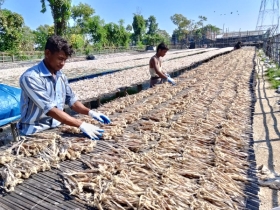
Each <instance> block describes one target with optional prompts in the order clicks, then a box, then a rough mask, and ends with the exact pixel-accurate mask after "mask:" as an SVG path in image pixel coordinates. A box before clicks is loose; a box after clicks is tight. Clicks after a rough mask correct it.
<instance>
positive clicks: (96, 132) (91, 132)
mask: <svg viewBox="0 0 280 210" xmlns="http://www.w3.org/2000/svg"><path fill="white" fill-rule="evenodd" d="M79 128H80V129H81V131H82V132H83V133H84V135H86V136H87V137H89V138H91V139H95V140H98V139H99V138H100V137H101V136H102V133H103V132H104V130H103V129H100V128H99V127H97V126H95V125H92V124H89V123H86V122H83V123H82V124H81V125H80V127H79Z"/></svg>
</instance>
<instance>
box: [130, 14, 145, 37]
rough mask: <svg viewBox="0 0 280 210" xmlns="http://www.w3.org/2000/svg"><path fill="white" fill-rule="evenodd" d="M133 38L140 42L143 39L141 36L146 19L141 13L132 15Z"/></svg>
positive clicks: (143, 32)
mask: <svg viewBox="0 0 280 210" xmlns="http://www.w3.org/2000/svg"><path fill="white" fill-rule="evenodd" d="M132 27H133V31H134V33H133V39H134V41H135V42H136V43H138V42H141V41H142V40H143V36H144V34H145V31H146V21H145V19H144V17H143V15H140V14H134V16H133V22H132Z"/></svg>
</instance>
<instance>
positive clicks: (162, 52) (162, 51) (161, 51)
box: [159, 50, 167, 57]
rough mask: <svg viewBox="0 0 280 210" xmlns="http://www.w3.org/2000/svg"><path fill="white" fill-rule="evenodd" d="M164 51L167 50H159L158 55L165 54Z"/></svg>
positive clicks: (162, 55)
mask: <svg viewBox="0 0 280 210" xmlns="http://www.w3.org/2000/svg"><path fill="white" fill-rule="evenodd" d="M166 52H167V50H159V55H160V56H161V57H164V56H165V54H166Z"/></svg>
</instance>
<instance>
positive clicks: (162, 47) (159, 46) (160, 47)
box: [157, 42, 169, 52]
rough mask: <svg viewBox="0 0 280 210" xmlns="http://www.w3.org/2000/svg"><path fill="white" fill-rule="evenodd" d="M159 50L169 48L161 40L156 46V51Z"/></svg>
mask: <svg viewBox="0 0 280 210" xmlns="http://www.w3.org/2000/svg"><path fill="white" fill-rule="evenodd" d="M159 50H169V48H168V47H167V45H165V44H164V43H163V42H162V43H160V44H159V45H158V46H157V52H158V51H159Z"/></svg>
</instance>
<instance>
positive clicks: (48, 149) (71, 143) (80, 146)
mask: <svg viewBox="0 0 280 210" xmlns="http://www.w3.org/2000/svg"><path fill="white" fill-rule="evenodd" d="M95 146H96V142H95V141H92V140H90V139H87V138H79V137H72V138H61V136H60V135H57V134H55V133H38V134H34V135H32V136H28V137H22V140H21V141H20V142H18V143H16V144H15V145H13V146H12V147H10V148H8V149H6V150H3V151H0V180H1V181H2V186H1V187H2V188H3V189H5V190H6V191H8V192H9V191H13V190H14V187H15V186H16V185H17V184H19V183H21V182H22V181H23V179H27V178H29V177H30V175H32V174H35V173H38V172H40V171H45V170H50V169H51V167H54V168H58V167H59V162H61V161H64V160H65V159H69V160H75V159H77V158H80V156H81V153H89V152H92V151H93V149H94V147H95ZM1 166H2V167H1Z"/></svg>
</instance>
